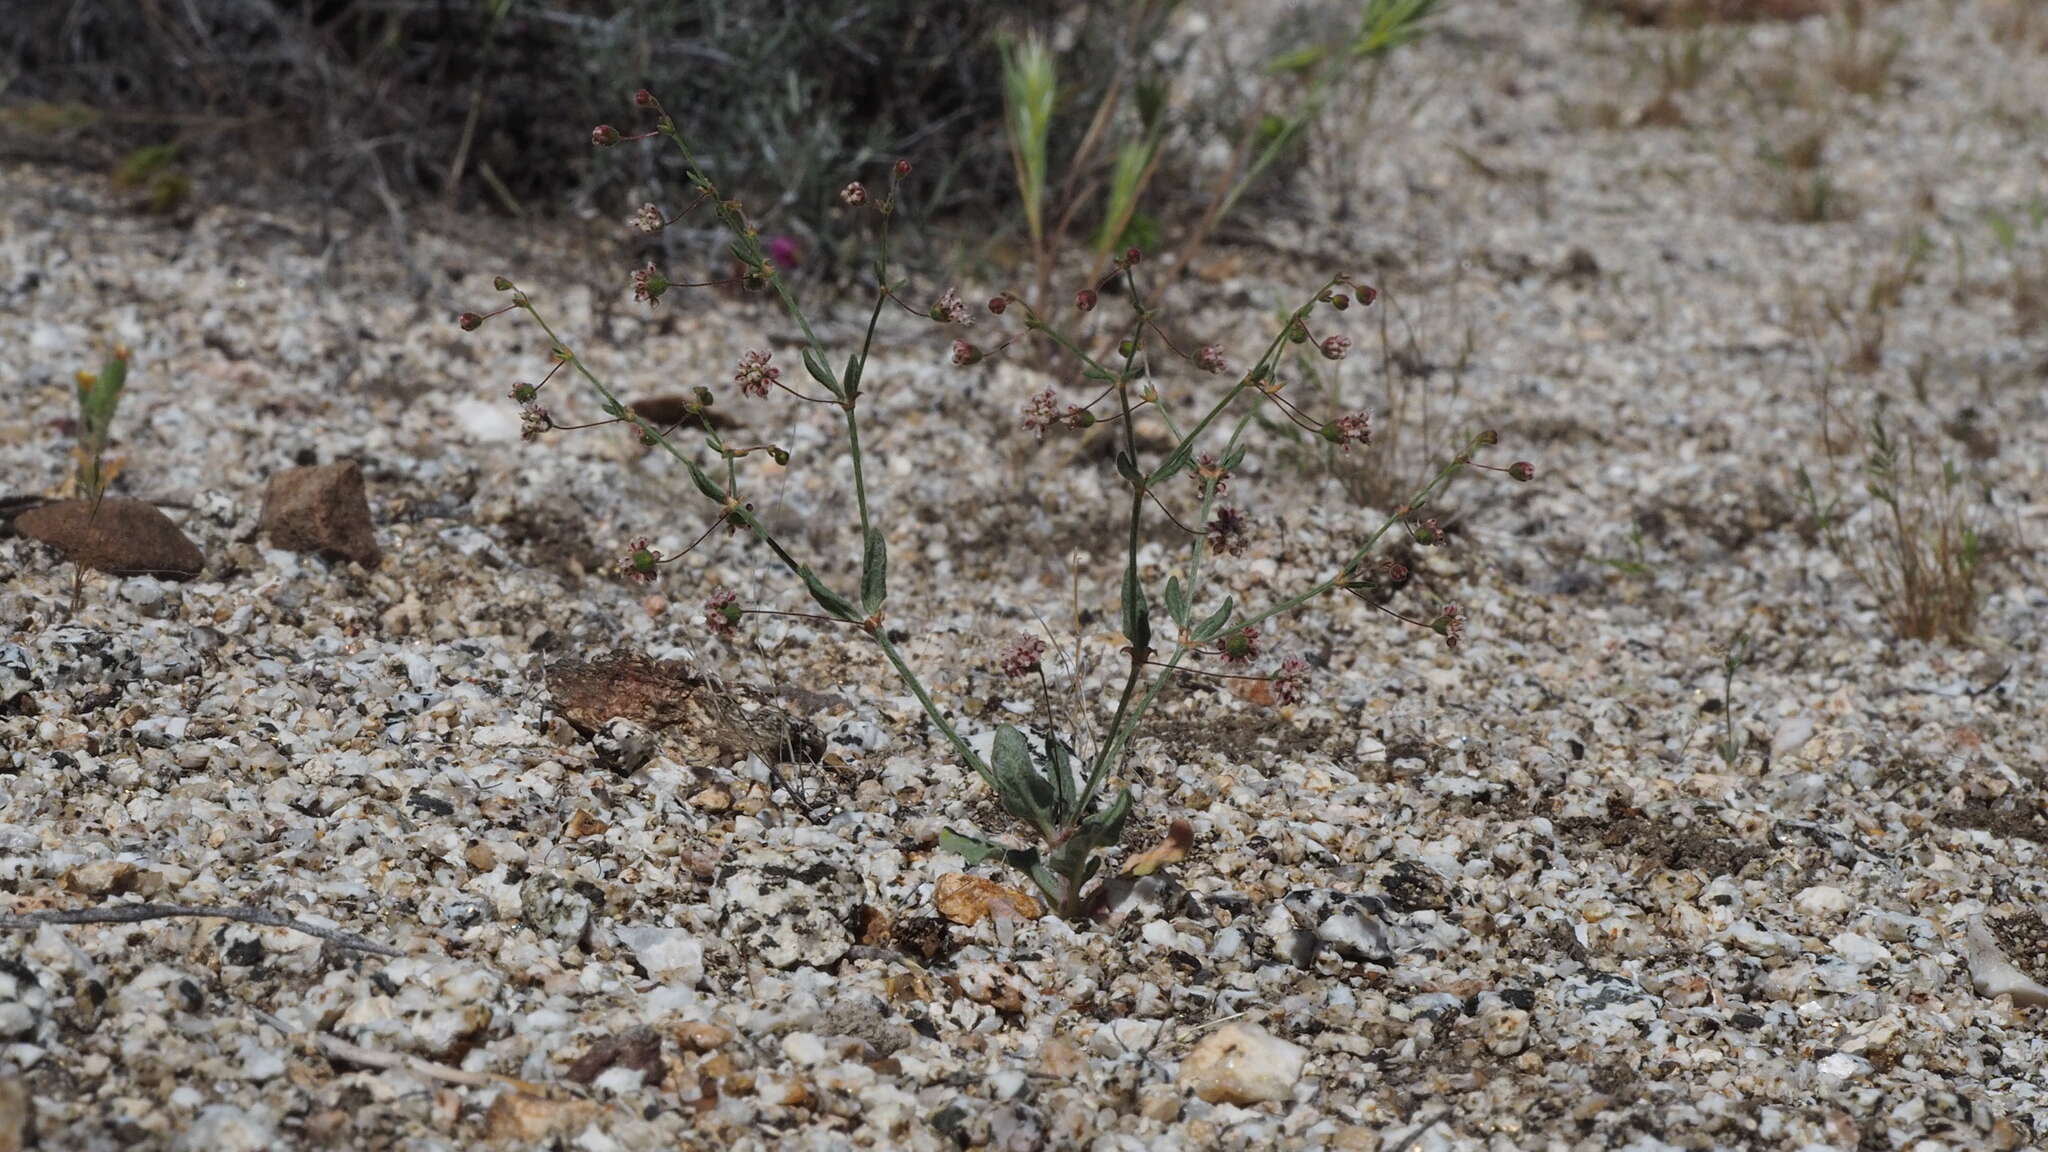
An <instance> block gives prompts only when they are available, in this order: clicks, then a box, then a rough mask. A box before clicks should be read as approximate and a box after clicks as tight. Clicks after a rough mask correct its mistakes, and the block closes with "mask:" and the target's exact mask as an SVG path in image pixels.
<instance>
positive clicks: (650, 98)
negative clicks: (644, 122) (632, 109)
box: [633, 88, 654, 108]
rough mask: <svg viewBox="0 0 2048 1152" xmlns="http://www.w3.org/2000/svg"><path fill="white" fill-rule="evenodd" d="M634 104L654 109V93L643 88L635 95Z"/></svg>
mask: <svg viewBox="0 0 2048 1152" xmlns="http://www.w3.org/2000/svg"><path fill="white" fill-rule="evenodd" d="M633 103H635V104H638V105H639V106H640V107H642V108H652V107H654V93H652V92H649V91H648V90H647V89H645V88H642V89H641V90H639V91H638V92H635V93H633Z"/></svg>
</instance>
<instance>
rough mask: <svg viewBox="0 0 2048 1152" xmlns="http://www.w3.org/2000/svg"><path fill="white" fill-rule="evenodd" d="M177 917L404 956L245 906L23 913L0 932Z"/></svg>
mask: <svg viewBox="0 0 2048 1152" xmlns="http://www.w3.org/2000/svg"><path fill="white" fill-rule="evenodd" d="M180 916H212V917H217V918H219V919H222V920H238V921H240V922H242V923H244V924H258V925H261V926H263V927H266V928H289V929H291V930H292V931H294V932H303V933H305V934H306V935H308V936H317V937H319V938H320V939H322V940H325V941H327V942H328V943H330V944H333V945H335V946H336V947H338V948H348V949H352V950H354V951H357V952H368V953H370V954H371V955H373V956H403V955H405V953H403V952H401V951H399V950H398V949H396V948H393V947H391V946H390V945H389V944H379V943H377V942H376V941H375V940H370V939H366V938H364V937H361V936H358V935H356V934H355V933H353V932H343V931H342V930H341V929H339V928H329V927H327V926H325V925H322V924H312V923H309V922H307V921H304V920H300V919H297V918H296V917H292V916H287V915H285V914H284V913H282V912H272V911H271V910H270V909H268V908H254V907H250V906H248V905H241V906H230V907H219V908H210V907H203V906H197V905H190V904H116V905H112V906H111V907H106V908H49V909H45V910H43V911H40V912H25V913H22V914H21V915H18V916H13V915H4V914H0V931H9V932H22V931H27V930H29V929H32V928H40V927H42V926H43V925H45V924H139V923H142V922H143V921H145V920H170V919H175V918H177V917H180Z"/></svg>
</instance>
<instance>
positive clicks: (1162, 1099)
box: [1138, 1084, 1180, 1124]
mask: <svg viewBox="0 0 2048 1152" xmlns="http://www.w3.org/2000/svg"><path fill="white" fill-rule="evenodd" d="M1138 1115H1140V1116H1143V1117H1144V1118H1145V1119H1147V1120H1153V1121H1157V1122H1158V1123H1161V1124H1171V1123H1173V1122H1174V1121H1175V1120H1178V1119H1180V1089H1178V1088H1175V1087H1174V1086H1173V1085H1171V1084H1147V1085H1145V1086H1144V1087H1143V1088H1140V1089H1138Z"/></svg>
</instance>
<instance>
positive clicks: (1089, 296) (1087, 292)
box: [1074, 288, 1096, 312]
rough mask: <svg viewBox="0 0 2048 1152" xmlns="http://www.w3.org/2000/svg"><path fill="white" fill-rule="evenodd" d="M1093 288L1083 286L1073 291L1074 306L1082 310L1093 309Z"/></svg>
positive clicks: (1090, 310)
mask: <svg viewBox="0 0 2048 1152" xmlns="http://www.w3.org/2000/svg"><path fill="white" fill-rule="evenodd" d="M1095 299H1096V298H1095V289H1093V288H1083V289H1081V290H1080V291H1079V292H1076V293H1074V307H1076V308H1078V309H1080V310H1081V311H1083V312H1093V311H1095Z"/></svg>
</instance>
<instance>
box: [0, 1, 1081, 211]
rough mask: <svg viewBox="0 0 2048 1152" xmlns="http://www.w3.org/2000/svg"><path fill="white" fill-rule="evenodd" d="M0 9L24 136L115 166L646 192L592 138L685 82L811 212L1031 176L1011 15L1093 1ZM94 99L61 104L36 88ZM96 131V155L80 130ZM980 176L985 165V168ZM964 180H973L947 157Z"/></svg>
mask: <svg viewBox="0 0 2048 1152" xmlns="http://www.w3.org/2000/svg"><path fill="white" fill-rule="evenodd" d="M11 7H13V8H14V10H15V11H16V12H17V13H20V14H21V18H20V19H14V20H0V97H4V99H5V102H6V104H7V105H8V107H9V108H11V109H13V110H14V112H15V114H14V115H11V116H9V117H7V118H6V123H5V126H4V127H5V131H4V133H0V147H4V148H6V150H8V151H14V152H17V153H20V152H35V151H43V152H45V153H47V152H48V151H49V149H47V148H41V149H39V148H38V147H37V141H36V139H35V138H36V137H38V136H41V137H44V138H45V142H47V139H48V138H49V137H50V136H51V135H52V134H53V133H56V134H59V135H61V136H62V138H63V143H64V144H65V145H66V154H68V155H72V156H82V155H90V154H92V153H96V154H97V155H93V156H92V158H93V159H95V160H96V161H98V162H101V163H105V164H109V165H110V164H112V163H114V162H115V161H116V160H118V158H119V157H121V156H123V155H125V154H128V153H130V152H132V151H133V150H134V149H136V148H140V147H145V146H148V147H158V146H163V145H165V144H166V142H167V141H170V142H174V143H176V144H178V145H180V146H181V147H182V154H183V155H185V156H186V157H188V158H195V159H196V158H209V157H210V158H213V159H215V160H219V159H222V158H226V157H230V156H233V157H247V158H251V159H253V160H255V161H257V162H258V163H261V164H263V165H266V166H269V167H273V168H275V169H278V170H280V171H282V172H283V173H284V174H286V175H288V176H291V177H293V178H295V179H297V180H299V181H301V182H302V183H304V184H306V185H307V186H308V187H309V188H312V189H315V190H318V191H320V192H321V193H322V194H324V195H328V196H334V195H346V194H350V193H354V194H358V195H364V194H381V193H382V192H385V191H391V192H395V193H396V194H397V195H399V196H402V197H404V196H418V195H420V194H422V193H435V194H441V195H445V196H447V197H448V198H449V200H450V201H451V202H453V203H456V204H457V205H460V206H466V207H473V206H478V205H483V206H487V207H491V208H495V209H501V210H512V211H521V210H537V209H544V208H554V207H557V206H559V205H560V204H561V202H562V200H563V198H564V196H568V197H571V198H573V199H574V200H575V201H576V202H578V203H581V204H583V205H587V206H592V207H595V208H597V209H599V210H601V211H605V212H620V213H623V212H624V211H629V210H630V208H631V204H630V203H629V201H630V200H631V198H632V197H633V196H634V195H635V194H636V192H637V187H636V186H638V185H643V184H645V183H647V182H649V181H651V180H652V179H654V178H655V177H656V176H657V175H658V173H656V172H655V171H654V170H653V169H652V168H651V167H646V168H635V167H633V165H634V164H635V163H640V164H651V163H652V161H651V160H644V161H631V160H625V159H621V158H619V157H615V156H596V157H594V156H592V155H591V154H590V152H589V150H588V149H586V148H584V147H582V142H583V141H584V140H586V139H587V138H588V135H589V131H590V126H591V125H592V124H593V123H595V122H596V120H597V119H598V118H599V116H600V115H601V113H602V112H603V111H604V110H608V109H612V108H616V107H618V106H619V104H620V102H621V101H622V100H624V99H625V98H626V97H627V96H628V95H629V94H630V93H631V92H632V91H633V90H634V89H635V88H637V87H641V86H645V87H649V88H652V89H654V90H656V91H658V92H660V93H662V94H663V98H664V100H666V101H667V103H668V105H669V107H670V108H671V109H674V110H675V111H676V113H677V115H678V116H679V117H682V118H685V119H687V121H688V122H689V125H690V128H691V131H692V133H693V135H694V137H695V138H696V139H697V140H699V141H700V142H701V146H702V149H703V152H702V155H703V156H704V157H705V159H706V160H707V162H716V163H717V164H718V165H719V167H720V168H721V169H722V170H723V171H725V172H727V173H730V174H731V175H730V179H729V180H728V185H727V186H728V187H729V188H730V189H731V190H733V191H734V192H735V193H737V194H739V195H741V196H742V197H744V198H745V199H746V200H747V202H748V204H749V207H750V209H752V210H753V211H754V212H755V214H756V215H757V217H758V218H761V219H764V220H773V221H774V223H775V224H776V226H777V227H781V228H784V229H789V230H794V231H797V232H799V233H803V232H805V231H808V229H807V228H805V227H804V225H805V224H806V223H808V222H809V221H813V220H818V219H822V218H823V217H824V215H825V214H826V213H827V212H829V211H830V210H831V206H832V205H833V204H834V199H833V198H834V195H835V194H836V192H837V191H838V189H839V187H840V186H841V185H842V184H844V183H845V181H846V180H847V179H848V178H849V176H850V175H852V174H853V173H854V170H855V168H856V167H857V166H859V165H861V164H862V163H863V162H867V161H878V160H887V159H893V158H894V157H895V156H896V155H897V154H898V153H905V152H909V153H915V154H916V155H917V157H918V160H919V167H920V168H921V169H922V170H923V171H926V172H928V173H930V172H939V173H942V174H945V175H943V176H942V178H941V179H939V180H937V181H936V182H934V184H933V185H931V187H933V188H934V189H935V195H936V197H937V201H936V202H933V201H932V200H931V199H930V198H927V201H926V203H925V204H924V205H922V207H923V208H924V209H925V210H927V211H941V212H944V211H948V210H957V209H959V208H961V207H963V206H965V205H968V204H971V203H975V202H977V201H980V202H984V203H985V202H986V201H987V200H989V199H990V198H992V197H999V196H1005V195H1007V194H1008V193H1007V190H1006V189H1002V188H1001V187H999V184H998V182H996V181H992V180H989V179H987V178H986V176H985V175H983V174H984V173H987V172H993V171H1001V170H1002V169H1003V168H1005V167H1007V165H1008V161H1009V156H1008V147H1007V144H1006V143H1005V142H1004V140H1003V137H1002V132H1001V125H1002V114H1003V103H1002V99H1003V95H1002V87H1001V83H1000V80H999V77H1000V75H1001V70H1000V66H999V64H998V60H997V54H996V37H995V33H996V32H997V30H998V25H1001V27H1002V28H1004V29H1007V30H1013V31H1018V30H1030V29H1034V28H1041V27H1045V26H1049V24H1050V22H1051V21H1052V20H1053V18H1054V17H1055V16H1056V15H1058V13H1059V11H1060V9H1061V8H1062V7H1065V8H1069V9H1073V8H1078V7H1079V5H1078V4H1076V3H1074V2H1073V0H1021V2H1019V3H1010V4H1002V5H993V4H929V3H925V2H924V0H629V2H626V3H598V2H596V0H555V2H553V3H541V2H523V0H379V2H351V0H324V2H323V0H308V2H306V3H290V4H287V3H283V2H281V0H207V2H206V3H182V2H176V0H70V2H67V3H30V4H27V5H25V6H23V5H15V6H11ZM53 108H54V109H72V110H75V111H76V110H84V111H87V112H89V113H90V114H88V115H82V116H81V115H74V116H65V117H55V118H53V117H52V116H50V115H48V114H35V113H34V111H33V110H35V109H43V110H45V113H47V110H49V109H53ZM80 145H84V146H86V147H87V149H88V151H87V152H85V153H81V152H80V151H78V146H80ZM970 174H973V175H970ZM948 177H949V178H948Z"/></svg>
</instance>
